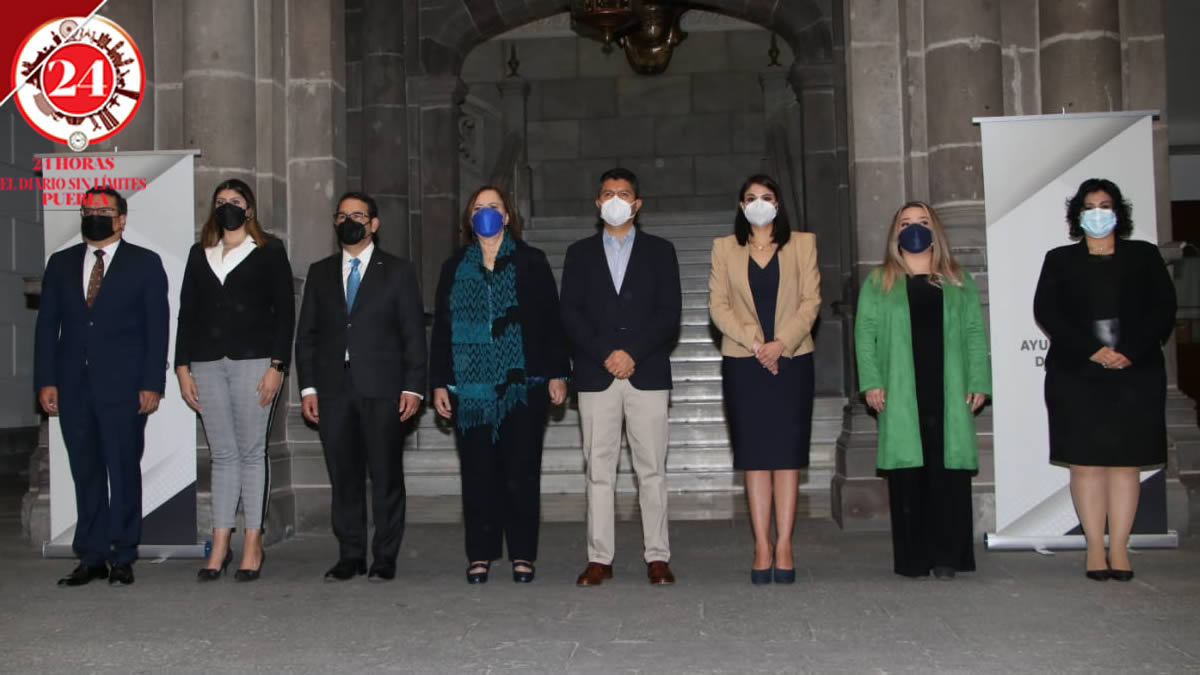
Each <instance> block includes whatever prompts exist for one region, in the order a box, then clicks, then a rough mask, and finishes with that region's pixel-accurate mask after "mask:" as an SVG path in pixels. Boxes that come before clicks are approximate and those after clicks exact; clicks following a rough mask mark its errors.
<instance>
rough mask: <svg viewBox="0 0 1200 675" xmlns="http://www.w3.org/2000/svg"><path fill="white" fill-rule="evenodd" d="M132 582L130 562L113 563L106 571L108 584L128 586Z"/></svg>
mask: <svg viewBox="0 0 1200 675" xmlns="http://www.w3.org/2000/svg"><path fill="white" fill-rule="evenodd" d="M132 583H133V565H132V564H130V563H113V566H112V570H110V571H109V573H108V585H109V586H113V585H120V586H128V585H129V584H132Z"/></svg>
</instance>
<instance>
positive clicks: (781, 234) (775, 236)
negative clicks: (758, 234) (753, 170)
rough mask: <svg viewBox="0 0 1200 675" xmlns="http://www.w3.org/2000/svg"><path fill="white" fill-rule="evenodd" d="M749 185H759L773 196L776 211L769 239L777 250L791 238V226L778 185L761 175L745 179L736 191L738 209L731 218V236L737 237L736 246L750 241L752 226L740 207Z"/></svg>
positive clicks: (768, 177) (771, 179)
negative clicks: (777, 247)
mask: <svg viewBox="0 0 1200 675" xmlns="http://www.w3.org/2000/svg"><path fill="white" fill-rule="evenodd" d="M751 185H761V186H763V187H765V188H767V189H768V190H770V191H771V193H772V194H774V195H775V207H776V208H777V209H778V211H776V212H775V224H774V225H773V228H774V232H772V233H771V239H772V241H774V242H775V244H776V245H777V246H779V248H783V245H784V244H786V243H788V239H791V237H792V226H791V223H789V222H788V215H787V208H786V207H784V205H783V199H782V198H781V197H780V195H781V194H782V191H781V190H780V189H779V183H776V182H775V179H774V178H771V177H770V176H768V175H766V174H763V173H757V174H754V175H753V176H750V177H749V178H747V179H746V182H745V183H742V188H741V189H740V190H738V196H737V201H738V209H737V214H736V215H734V217H733V236H735V237H737V242H738V244H740V245H742V246H745V245H746V242H748V241H750V233H751V232H752V231H753V229H752V228H753V226H752V225H751V224H750V221H749V220H746V214H745V213H742V206H741V205H742V199H743V198H745V196H746V190H749V189H750V186H751Z"/></svg>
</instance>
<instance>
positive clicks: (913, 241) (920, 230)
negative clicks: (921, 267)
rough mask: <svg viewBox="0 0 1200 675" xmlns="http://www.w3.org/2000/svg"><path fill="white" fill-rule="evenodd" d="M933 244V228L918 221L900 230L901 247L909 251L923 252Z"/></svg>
mask: <svg viewBox="0 0 1200 675" xmlns="http://www.w3.org/2000/svg"><path fill="white" fill-rule="evenodd" d="M932 245H933V230H930V229H929V228H928V227H925V226H924V225H917V224H916V223H914V224H912V225H909V226H908V227H906V228H904V229H903V230H900V248H902V249H904V250H905V251H908V252H909V253H921V252H922V251H924V250H925V249H927V248H929V247H930V246H932Z"/></svg>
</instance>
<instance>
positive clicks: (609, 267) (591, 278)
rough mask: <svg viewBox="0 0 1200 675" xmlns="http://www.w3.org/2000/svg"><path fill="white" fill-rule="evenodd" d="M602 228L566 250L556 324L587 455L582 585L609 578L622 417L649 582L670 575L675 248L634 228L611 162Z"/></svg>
mask: <svg viewBox="0 0 1200 675" xmlns="http://www.w3.org/2000/svg"><path fill="white" fill-rule="evenodd" d="M600 180H601V185H600V194H599V197H598V198H597V199H596V207H597V208H599V209H600V218H601V223H602V225H603V229H602V231H601V232H599V233H597V234H596V235H594V236H591V237H588V238H586V239H582V240H580V241H577V242H575V243H574V244H572V245H571V247H570V248H568V249H567V255H566V261H565V263H564V264H563V275H562V315H563V326H564V327H565V329H566V331H567V335H568V336H569V337H570V339H571V342H572V343H574V348H575V376H574V380H573V384H574V385H575V388H576V390H577V391H578V392H579V418H580V424H581V426H582V427H583V454H584V459H585V460H586V462H587V496H588V516H587V518H588V565H587V568H586V569H585V570H584V571H583V573H582V574H580V575H579V578H578V580H577V581H576V583H578V584H579V585H580V586H592V585H597V584H601V583H603V582H604V580H605V579H610V578H612V560H613V556H614V554H615V551H614V548H615V541H614V522H613V521H614V514H613V508H614V504H613V500H614V488H615V484H616V477H617V461H618V459H619V457H620V451H621V425H622V422H624V424H625V429H626V435H627V437H628V438H629V448H630V451H631V454H632V457H633V468H634V471H635V473H637V477H638V499H639V503H640V506H641V512H642V537H643V542H644V548H645V551H644V559H645V561H646V565H647V574H648V576H649V578H650V583H652V584H670V583H674V581H675V577H674V575H673V574H672V573H671V568H670V565H669V564H668V563H669V561H670V559H671V549H670V543H669V541H668V537H667V483H666V462H667V404H668V398H669V394H670V389H671V361H670V354H671V349H672V347H673V346H674V344H675V341H676V339H677V337H678V333H679V316H680V311H681V306H682V295H681V291H680V283H679V261H678V258H677V257H676V255H675V247H674V246H672V245H671V243H670V242H668V241H666V240H665V239H661V238H659V237H656V236H654V235H652V234H648V233H646V232H641V231H639V230H638V229H637V228H636V227H635V219H636V217H637V214H638V211H639V210H640V209H641V207H642V200H641V199H639V198H638V185H637V177H636V176H635V175H634V174H633V172H631V171H628V170H626V169H619V168H618V169H612V170H610V171H608V172H606V173H605V174H604V175H603V176H601V178H600Z"/></svg>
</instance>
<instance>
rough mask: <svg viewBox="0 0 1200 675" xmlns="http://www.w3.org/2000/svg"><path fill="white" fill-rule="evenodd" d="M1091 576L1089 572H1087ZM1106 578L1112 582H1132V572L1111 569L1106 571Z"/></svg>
mask: <svg viewBox="0 0 1200 675" xmlns="http://www.w3.org/2000/svg"><path fill="white" fill-rule="evenodd" d="M1088 574H1091V572H1088ZM1108 578H1109V579H1112V580H1113V581H1133V570H1114V569H1112V568H1111V567H1110V568H1109V569H1108Z"/></svg>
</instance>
